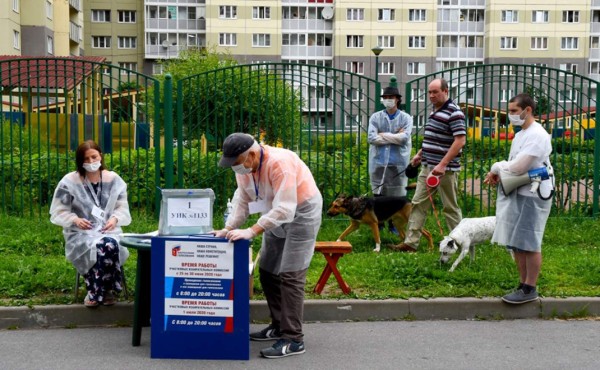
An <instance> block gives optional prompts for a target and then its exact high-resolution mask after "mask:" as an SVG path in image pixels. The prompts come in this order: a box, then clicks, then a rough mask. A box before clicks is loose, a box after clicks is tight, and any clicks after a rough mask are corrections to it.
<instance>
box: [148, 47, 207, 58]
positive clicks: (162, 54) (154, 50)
mask: <svg viewBox="0 0 600 370" xmlns="http://www.w3.org/2000/svg"><path fill="white" fill-rule="evenodd" d="M205 46H206V45H203V44H199V45H197V46H196V45H171V46H168V47H164V46H162V45H146V52H145V55H146V58H148V59H173V58H177V57H179V52H180V51H182V50H188V49H194V48H203V47H205Z"/></svg>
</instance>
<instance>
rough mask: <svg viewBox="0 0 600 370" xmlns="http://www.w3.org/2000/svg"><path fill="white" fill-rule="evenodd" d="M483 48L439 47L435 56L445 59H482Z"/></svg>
mask: <svg viewBox="0 0 600 370" xmlns="http://www.w3.org/2000/svg"><path fill="white" fill-rule="evenodd" d="M483 55H484V52H483V48H463V47H457V46H453V47H440V48H437V57H438V58H446V59H483Z"/></svg>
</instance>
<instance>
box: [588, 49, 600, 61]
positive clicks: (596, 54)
mask: <svg viewBox="0 0 600 370" xmlns="http://www.w3.org/2000/svg"><path fill="white" fill-rule="evenodd" d="M592 59H594V60H598V59H600V48H590V60H592Z"/></svg>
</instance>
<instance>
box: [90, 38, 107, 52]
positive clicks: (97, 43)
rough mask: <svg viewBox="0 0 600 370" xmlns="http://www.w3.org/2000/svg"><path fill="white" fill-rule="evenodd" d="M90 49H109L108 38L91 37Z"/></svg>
mask: <svg viewBox="0 0 600 370" xmlns="http://www.w3.org/2000/svg"><path fill="white" fill-rule="evenodd" d="M92 48H94V49H108V48H110V36H92Z"/></svg>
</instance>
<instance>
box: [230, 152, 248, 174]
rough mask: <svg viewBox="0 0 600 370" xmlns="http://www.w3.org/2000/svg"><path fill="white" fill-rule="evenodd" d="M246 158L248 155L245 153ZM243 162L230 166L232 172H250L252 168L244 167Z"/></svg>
mask: <svg viewBox="0 0 600 370" xmlns="http://www.w3.org/2000/svg"><path fill="white" fill-rule="evenodd" d="M246 159H248V155H246ZM246 159H244V162H246ZM244 162H242V163H240V164H236V165H233V166H231V169H232V170H233V172H235V173H237V174H238V175H247V174H249V173H250V172H252V168H247V167H244Z"/></svg>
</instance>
